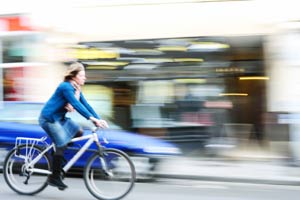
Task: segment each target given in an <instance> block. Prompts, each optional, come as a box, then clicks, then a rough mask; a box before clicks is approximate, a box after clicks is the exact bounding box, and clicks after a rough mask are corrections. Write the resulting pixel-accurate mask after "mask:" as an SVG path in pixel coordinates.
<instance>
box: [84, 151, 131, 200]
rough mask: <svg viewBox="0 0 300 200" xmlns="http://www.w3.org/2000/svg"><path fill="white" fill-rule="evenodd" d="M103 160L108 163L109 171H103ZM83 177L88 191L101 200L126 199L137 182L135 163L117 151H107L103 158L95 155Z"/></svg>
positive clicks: (88, 163) (89, 161) (87, 165)
mask: <svg viewBox="0 0 300 200" xmlns="http://www.w3.org/2000/svg"><path fill="white" fill-rule="evenodd" d="M101 159H102V160H103V161H105V162H106V165H107V170H104V169H103V165H102V164H101ZM121 165H122V166H121ZM83 176H84V177H83V178H84V182H85V185H86V187H87V189H88V191H89V192H90V193H91V194H92V195H93V196H94V197H96V198H97V199H99V200H118V199H121V198H123V197H125V196H126V195H127V194H128V193H129V192H130V191H131V190H132V188H133V186H134V183H135V180H136V172H135V167H134V164H133V162H132V161H131V159H130V158H129V156H128V155H127V154H126V153H124V152H122V151H120V150H117V149H105V150H104V152H103V156H100V155H99V154H98V153H95V154H93V155H92V156H91V157H90V159H89V160H88V162H87V164H86V166H85V168H84V174H83Z"/></svg>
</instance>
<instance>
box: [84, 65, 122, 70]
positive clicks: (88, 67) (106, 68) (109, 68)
mask: <svg viewBox="0 0 300 200" xmlns="http://www.w3.org/2000/svg"><path fill="white" fill-rule="evenodd" d="M117 68H118V67H117V66H105V65H89V66H87V69H102V70H114V69H117Z"/></svg>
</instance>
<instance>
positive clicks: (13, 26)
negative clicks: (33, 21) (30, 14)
mask: <svg viewBox="0 0 300 200" xmlns="http://www.w3.org/2000/svg"><path fill="white" fill-rule="evenodd" d="M0 31H32V27H30V25H29V19H28V18H27V17H25V16H4V17H1V16H0Z"/></svg>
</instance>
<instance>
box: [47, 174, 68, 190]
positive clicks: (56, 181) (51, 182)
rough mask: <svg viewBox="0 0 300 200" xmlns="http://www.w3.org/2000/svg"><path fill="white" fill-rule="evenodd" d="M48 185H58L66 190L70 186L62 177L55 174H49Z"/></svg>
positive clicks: (60, 188)
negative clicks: (54, 175)
mask: <svg viewBox="0 0 300 200" xmlns="http://www.w3.org/2000/svg"><path fill="white" fill-rule="evenodd" d="M47 183H48V185H51V186H54V187H57V188H58V189H59V190H64V189H66V188H67V187H68V186H67V185H66V184H64V183H63V182H62V180H61V177H60V176H59V177H53V176H49V178H48V180H47Z"/></svg>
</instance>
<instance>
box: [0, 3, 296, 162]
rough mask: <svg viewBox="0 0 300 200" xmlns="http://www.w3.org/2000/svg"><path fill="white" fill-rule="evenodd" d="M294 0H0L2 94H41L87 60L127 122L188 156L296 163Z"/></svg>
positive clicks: (93, 79) (88, 88)
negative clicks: (72, 64)
mask: <svg viewBox="0 0 300 200" xmlns="http://www.w3.org/2000/svg"><path fill="white" fill-rule="evenodd" d="M295 3H296V2H295V1H276V2H274V1H269V0H239V1H238V0H236V1H230V0H228V1H216V0H215V1H209V0H185V1H184V0H176V1H175V0H164V1H158V0H139V1H135V0H126V1H125V0H124V1H120V0H119V1H118V0H109V1H108V0H107V1H106V0H84V1H83V0H69V1H54V0H51V1H36V0H27V1H16V0H10V1H7V2H5V4H3V5H2V6H1V8H0V63H1V64H0V101H2V102H3V101H32V102H44V101H46V100H47V99H48V98H49V96H50V95H51V94H52V92H53V91H54V89H55V87H56V86H57V85H58V83H59V82H60V81H62V76H63V72H64V70H65V69H66V66H67V65H68V64H69V63H70V62H72V61H80V62H82V63H83V64H84V65H85V67H86V73H87V82H86V85H85V86H84V93H85V94H86V96H87V97H88V99H89V100H90V101H91V102H93V105H94V106H96V107H97V109H98V110H97V111H98V112H99V113H101V115H102V116H103V117H104V118H109V119H111V120H113V121H114V122H115V123H116V124H118V125H119V126H121V127H122V128H123V129H124V130H129V131H134V132H136V133H138V134H142V135H148V136H152V137H156V138H160V139H163V140H166V141H169V142H172V143H174V144H176V145H177V146H178V147H179V148H180V149H181V151H182V153H183V155H184V156H186V157H191V158H199V159H208V160H214V159H215V160H217V159H234V160H245V159H248V160H259V161H271V162H274V161H279V162H280V163H281V164H284V165H286V164H287V165H293V166H294V165H295V166H297V165H299V164H300V163H299V161H300V126H299V117H300V115H299V113H300V82H299V80H300V79H299V77H298V76H299V74H300V21H299V20H300V13H299V11H298V9H297V6H295V5H296V4H295ZM0 106H1V105H0ZM0 134H1V133H0Z"/></svg>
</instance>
